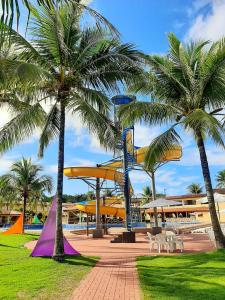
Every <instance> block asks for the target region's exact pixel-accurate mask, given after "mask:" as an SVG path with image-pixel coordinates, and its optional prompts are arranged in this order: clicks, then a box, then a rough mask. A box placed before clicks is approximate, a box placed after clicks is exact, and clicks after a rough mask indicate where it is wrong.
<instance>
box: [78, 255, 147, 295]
mask: <svg viewBox="0 0 225 300" xmlns="http://www.w3.org/2000/svg"><path fill="white" fill-rule="evenodd" d="M140 293H141V291H140V287H139V281H138V276H137V270H136V266H135V259H134V258H112V259H109V258H108V257H107V258H102V259H101V260H100V261H99V262H98V263H97V265H96V266H95V267H94V268H93V269H92V271H91V272H90V273H89V274H88V276H87V277H86V278H85V279H84V280H83V281H81V283H80V285H79V287H78V288H77V289H76V290H75V292H74V294H73V297H72V299H73V300H95V299H98V300H108V299H110V300H111V299H118V300H140V299H141V298H140Z"/></svg>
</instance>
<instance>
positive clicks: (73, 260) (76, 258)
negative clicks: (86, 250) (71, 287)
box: [39, 255, 99, 267]
mask: <svg viewBox="0 0 225 300" xmlns="http://www.w3.org/2000/svg"><path fill="white" fill-rule="evenodd" d="M39 258H41V259H43V260H44V259H46V260H48V259H52V257H50V256H49V257H39ZM98 260H99V258H98V257H88V256H82V255H65V256H64V259H63V261H61V262H59V263H60V264H68V265H74V266H89V267H92V266H94V265H95V264H96V263H97V262H98Z"/></svg>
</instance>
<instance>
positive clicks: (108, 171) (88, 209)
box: [64, 147, 182, 219]
mask: <svg viewBox="0 0 225 300" xmlns="http://www.w3.org/2000/svg"><path fill="white" fill-rule="evenodd" d="M147 150H148V147H142V148H139V149H138V150H135V151H134V156H135V159H136V161H137V163H139V164H141V163H143V162H144V159H145V155H146V152H147ZM181 155H182V153H181V147H174V149H173V150H170V151H168V152H167V153H166V155H165V156H164V157H162V159H161V160H160V161H162V162H163V161H171V160H179V159H180V158H181ZM120 168H122V161H116V162H112V163H109V164H107V165H105V166H104V167H103V166H102V167H68V168H65V169H64V175H65V176H67V177H68V178H79V177H80V178H93V177H94V178H101V179H105V180H111V181H114V182H116V183H117V184H118V185H120V186H122V185H123V178H124V176H123V173H122V172H119V171H117V169H120ZM131 191H132V187H131ZM106 204H107V205H101V206H100V214H101V215H111V216H118V217H120V218H123V219H124V218H125V210H124V208H120V207H115V206H112V205H114V204H113V203H110V205H108V204H109V203H106ZM76 208H77V209H78V210H80V211H82V212H85V213H90V214H95V213H96V207H95V203H94V202H93V203H90V202H89V203H85V204H77V205H76Z"/></svg>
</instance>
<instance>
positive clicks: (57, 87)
mask: <svg viewBox="0 0 225 300" xmlns="http://www.w3.org/2000/svg"><path fill="white" fill-rule="evenodd" d="M31 16H32V19H31V20H32V23H31V24H33V27H32V28H31V29H30V31H28V34H29V35H30V36H31V37H32V40H31V41H30V42H29V41H27V40H26V39H25V38H24V37H22V36H21V35H19V34H18V33H17V32H15V31H13V30H10V35H11V40H12V41H13V42H14V47H15V49H16V50H18V52H19V58H20V59H21V60H25V61H26V62H30V61H32V62H35V63H36V65H37V66H38V67H39V69H40V73H41V74H43V78H42V80H40V85H39V89H38V92H39V91H40V90H41V93H40V92H39V93H37V94H35V96H34V95H32V97H30V98H31V99H32V101H33V102H34V104H33V105H31V106H30V107H29V108H28V109H27V110H23V111H22V113H19V114H17V115H16V116H15V118H13V119H12V121H10V122H9V123H8V124H6V126H4V127H3V128H2V131H1V132H0V151H1V152H3V151H6V150H7V149H9V148H11V147H13V145H15V144H16V143H19V142H20V141H22V140H23V139H24V138H27V136H29V135H30V134H31V133H32V132H33V129H34V128H35V126H36V125H35V124H36V121H37V120H39V121H40V120H41V122H42V124H43V126H42V133H41V137H40V147H39V155H40V156H42V155H43V152H44V149H45V147H47V146H48V144H49V142H50V141H51V140H52V139H53V138H55V137H57V136H59V146H58V179H57V218H56V219H57V221H56V228H57V231H56V243H55V249H54V255H53V258H54V259H55V260H61V259H62V258H63V254H64V247H63V234H62V191H63V169H64V140H65V118H66V114H67V113H68V112H71V113H72V114H74V119H75V120H76V118H77V117H78V116H79V117H80V118H81V120H82V121H83V123H84V124H85V125H87V126H88V128H89V130H90V131H91V132H92V133H93V134H96V135H97V136H98V138H99V140H100V143H101V144H103V145H104V146H105V147H110V146H111V147H112V146H113V145H114V142H115V134H116V131H115V129H114V126H113V124H112V122H111V121H109V111H110V106H111V102H110V100H109V98H108V96H107V94H106V93H108V92H109V91H111V92H115V91H118V89H119V86H122V85H124V84H125V83H129V82H130V80H131V78H132V76H133V75H135V74H136V75H137V74H139V73H140V71H141V70H140V68H139V64H140V55H139V52H138V51H137V50H135V49H134V47H133V45H131V44H121V42H120V41H119V39H118V38H116V37H115V36H112V35H111V34H110V33H109V32H108V31H106V30H105V29H102V28H99V27H93V28H84V29H81V26H80V17H81V15H80V11H79V10H78V11H77V9H76V7H75V6H74V5H72V4H69V3H68V4H67V5H64V6H60V7H59V8H55V7H51V8H49V9H46V8H43V9H40V10H37V9H35V8H33V7H32V9H31ZM40 97H41V99H44V101H46V98H49V99H50V101H49V102H50V104H51V109H50V111H49V113H48V114H47V115H46V114H45V113H44V112H43V108H41V107H40V102H41V100H40ZM35 105H36V107H35V109H34V111H31V110H32V108H33V107H34V106H35ZM37 106H38V107H37ZM37 115H39V117H38V118H36V119H35V120H36V121H35V122H34V121H32V119H33V118H35V117H36V116H37ZM43 115H44V117H43ZM24 119H26V121H24ZM21 120H23V121H21ZM15 132H16V133H18V134H15Z"/></svg>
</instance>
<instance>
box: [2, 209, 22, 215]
mask: <svg viewBox="0 0 225 300" xmlns="http://www.w3.org/2000/svg"><path fill="white" fill-rule="evenodd" d="M19 215H21V212H19V211H15V210H11V211H9V210H3V211H0V216H19Z"/></svg>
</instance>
